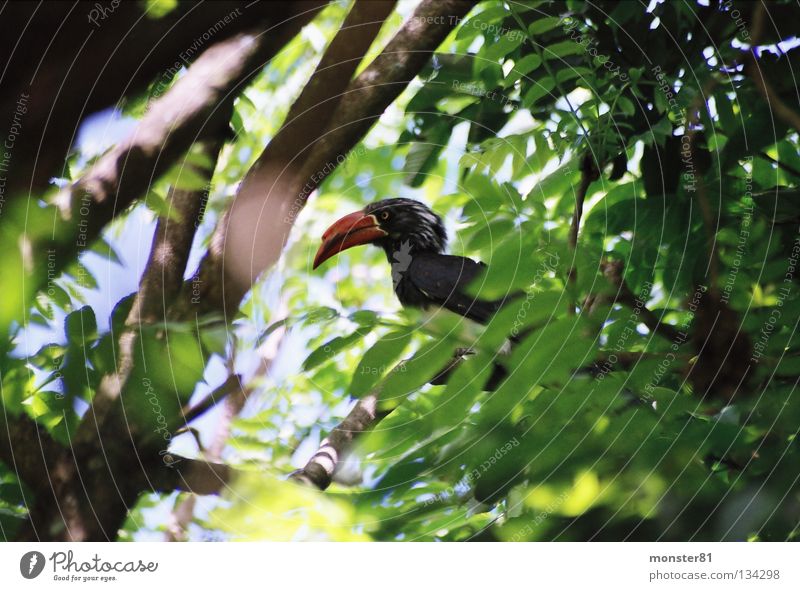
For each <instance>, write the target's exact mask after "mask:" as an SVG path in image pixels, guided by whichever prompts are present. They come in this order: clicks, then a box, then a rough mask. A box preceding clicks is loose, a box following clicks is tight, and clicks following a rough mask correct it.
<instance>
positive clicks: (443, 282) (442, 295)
mask: <svg viewBox="0 0 800 591" xmlns="http://www.w3.org/2000/svg"><path fill="white" fill-rule="evenodd" d="M485 268H486V265H484V264H483V263H478V262H475V261H473V260H472V259H468V258H465V257H460V256H454V255H447V254H420V255H417V256H415V257H414V260H413V261H412V262H411V265H410V266H409V268H408V272H407V273H408V279H410V280H411V282H412V283H413V284H414V287H416V288H417V289H418V290H419V291H421V292H422V293H423V294H424V295H425V296H426V297H427V298H428V299H430V300H431V301H432V302H434V303H436V304H438V305H439V306H442V307H444V308H446V309H448V310H450V311H451V312H455V313H456V314H460V315H462V316H465V317H467V318H469V319H470V320H474V321H476V322H480V323H481V324H486V323H487V322H489V320H490V319H491V317H492V316H493V315H494V313H495V312H497V310H498V309H499V308H500V306H501V305H502V303H503V301H502V300H497V301H488V300H481V299H478V298H475V297H474V296H471V295H469V294H468V293H467V286H468V285H469V284H470V282H471V281H472V280H473V279H475V278H476V277H477V276H478V275H480V273H481V271H483V270H484V269H485Z"/></svg>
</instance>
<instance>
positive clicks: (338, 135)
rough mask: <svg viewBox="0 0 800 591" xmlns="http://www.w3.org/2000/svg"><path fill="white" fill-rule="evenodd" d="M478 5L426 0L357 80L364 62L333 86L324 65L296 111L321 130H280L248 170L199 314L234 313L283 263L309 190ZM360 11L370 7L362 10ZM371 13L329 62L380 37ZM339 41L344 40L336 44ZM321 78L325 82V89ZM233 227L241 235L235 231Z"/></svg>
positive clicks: (344, 66) (222, 229) (204, 273)
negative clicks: (301, 133)
mask: <svg viewBox="0 0 800 591" xmlns="http://www.w3.org/2000/svg"><path fill="white" fill-rule="evenodd" d="M370 4H372V3H370ZM473 4H474V2H473V1H472V0H437V1H434V0H423V2H422V3H421V4H420V5H419V7H418V8H417V10H416V11H415V13H414V15H413V16H412V17H410V18H409V19H408V20H407V21H406V23H405V24H404V25H403V27H402V28H401V29H400V31H398V33H397V34H396V35H395V36H394V38H393V39H392V40H391V41H390V42H389V43H388V44H387V46H386V47H385V49H384V50H383V51H382V52H381V54H380V55H379V56H378V57H376V58H375V60H374V61H373V62H372V63H371V64H370V65H369V66H368V67H367V68H366V69H365V70H364V71H363V72H362V73H361V74H359V75H358V76H357V77H356V78H355V80H353V81H352V82H349V81H350V79H351V77H350V76H346V75H345V72H346V71H347V70H350V72H351V75H352V72H354V71H355V69H356V67H357V65H358V61H359V60H357V59H350V60H349V61H345V62H343V63H341V64H340V66H339V67H337V69H336V72H337V76H336V77H335V79H334V80H331V81H328V76H329V75H330V73H331V72H332V70H331V69H330V68H327V67H325V66H324V65H323V64H321V67H320V68H318V69H317V72H315V74H314V76H313V77H312V80H311V81H310V82H309V94H307V95H301V98H300V99H298V103H297V105H296V107H293V108H292V113H297V114H298V115H301V114H302V113H306V112H307V113H308V115H309V116H311V117H313V120H314V121H315V123H316V127H315V128H314V129H313V131H312V132H311V136H309V137H301V136H299V135H298V134H296V133H283V134H282V133H280V132H279V134H278V136H276V138H275V139H276V140H278V142H275V140H273V142H271V143H270V145H269V146H268V147H267V149H266V150H265V152H264V153H263V154H262V156H261V157H260V158H259V160H258V162H257V163H256V165H255V166H254V168H253V170H252V171H250V172H248V175H247V177H246V178H245V181H243V183H242V185H241V187H240V189H239V192H238V193H237V195H236V198H235V201H234V204H233V206H232V210H231V213H230V214H229V215H226V216H225V217H224V219H223V220H222V223H221V225H220V226H219V227H218V228H217V231H216V232H215V239H214V241H213V243H212V248H211V252H210V253H209V254H208V256H206V258H205V259H204V260H203V261H202V263H201V265H200V268H199V270H198V273H197V276H198V277H199V279H200V280H201V285H202V286H204V288H206V289H208V290H209V291H208V292H206V293H204V294H203V297H202V301H203V308H202V309H200V310H198V312H206V311H210V310H217V311H219V310H223V311H225V313H226V315H230V314H232V313H234V312H235V310H236V309H237V308H238V306H239V302H240V301H241V298H242V297H244V295H245V293H247V291H248V290H249V289H250V287H251V285H252V283H253V281H254V280H255V279H256V278H257V277H258V276H259V274H260V273H262V272H263V271H264V270H265V269H267V268H268V267H270V266H271V265H273V264H274V263H275V262H276V261H277V260H278V258H279V256H280V253H281V250H282V248H283V246H284V245H285V243H286V240H287V238H288V235H289V231H290V230H291V227H292V225H293V224H294V221H295V219H296V217H297V214H298V213H299V212H300V210H301V209H302V208H303V206H304V205H305V203H306V201H307V199H308V196H309V195H310V194H311V192H313V191H314V190H315V189H316V188H317V186H319V183H321V182H322V180H323V179H324V178H326V176H327V175H329V174H330V173H331V172H332V171H333V170H334V169H335V168H336V167H337V165H338V164H339V163H341V162H342V161H343V159H344V154H346V153H347V152H348V151H349V150H351V149H352V148H353V147H354V146H355V145H356V143H357V142H358V141H360V140H361V138H362V137H364V135H365V134H366V133H367V131H369V129H370V127H371V126H372V125H373V123H374V122H375V121H376V120H377V119H378V117H380V115H381V114H382V113H383V111H384V110H385V109H386V107H387V106H388V105H389V104H391V102H392V101H393V100H394V99H395V98H397V96H398V95H399V94H400V93H401V92H402V91H403V89H404V88H405V87H406V86H407V85H408V83H409V82H410V81H411V80H412V79H413V78H414V77H415V76H416V75H417V73H418V72H419V71H420V69H421V68H422V67H423V66H424V65H425V63H426V62H427V61H428V59H429V57H430V55H431V53H432V52H433V51H434V50H435V49H436V47H437V46H438V45H439V44H440V43H441V42H442V41H443V40H444V38H445V37H446V36H447V34H448V33H449V32H450V31H451V30H452V29H453V28H454V27H455V25H456V24H457V22H458V19H459V18H460V17H461V16H462V15H463V14H465V13H466V12H467V11H468V10H469V9H470V8H471V7H472V6H473ZM356 8H358V9H359V11H361V10H365V8H364V7H363V6H360V5H357V6H356ZM372 10H375V9H374V8H373V9H372ZM371 15H372V13H370V14H369V15H368V14H356V15H355V16H353V19H358V22H360V23H362V25H361V26H359V27H351V28H349V29H343V30H342V31H341V32H340V33H339V34H338V35H337V39H336V40H335V43H334V44H332V45H331V47H330V48H329V49H328V52H326V54H327V53H329V52H330V53H331V57H330V58H325V57H323V62H324V63H325V64H328V63H337V60H334V59H333V57H332V56H334V55H337V54H338V53H340V52H345V50H346V49H347V47H348V46H349V45H350V44H358V45H359V46H360V47H368V46H369V44H370V43H371V42H372V39H373V37H374V36H373V35H372V34H371V33H372V32H374V30H376V27H375V25H374V23H373V22H372V21H370V20H369V19H370V18H374V16H371ZM432 23H433V24H432ZM338 39H341V42H336V41H337V40H338ZM345 53H346V55H347V56H350V55H352V52H350V51H347V52H345ZM319 80H325V81H326V82H325V83H323V84H319V83H317V82H318V81H319ZM347 82H349V85H348V84H346V83H347ZM312 106H313V107H314V109H313V110H312V111H309V110H308V109H309V108H310V107H312ZM334 106H335V109H332V107H334ZM317 109H319V113H320V114H321V116H320V117H317ZM326 118H327V119H326ZM287 121H289V122H290V123H291V122H292V121H293V119H292V118H291V117H290V118H288V119H287ZM301 121H302V120H298V121H297V123H298V124H299V123H301ZM287 125H288V124H287ZM323 129H324V130H325V131H324V133H320V131H321V130H323ZM273 143H274V145H273ZM273 157H274V158H276V160H275V161H274V162H273V161H272V158H273ZM287 158H288V159H289V160H288V162H287V161H286V159H287ZM229 228H235V229H236V231H235V232H229V231H228V230H229Z"/></svg>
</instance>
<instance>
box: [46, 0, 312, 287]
mask: <svg viewBox="0 0 800 591" xmlns="http://www.w3.org/2000/svg"><path fill="white" fill-rule="evenodd" d="M295 4H296V6H295V8H293V9H292V16H291V17H290V18H289V19H288V20H286V21H284V22H282V23H280V24H279V25H276V26H275V27H273V28H272V29H270V30H268V31H261V30H260V29H253V30H250V31H249V32H242V33H238V34H236V35H233V36H231V37H230V38H228V39H225V40H222V41H219V42H217V43H215V44H214V45H212V46H210V47H209V48H208V49H207V50H206V51H204V52H203V53H202V54H201V55H200V57H199V58H198V59H197V60H196V61H195V62H194V63H193V64H192V65H191V66H190V67H189V69H188V70H187V72H186V75H184V76H183V77H182V78H181V79H179V80H178V81H177V82H176V83H175V85H174V86H173V87H172V88H170V90H169V91H168V92H167V93H166V94H164V95H163V96H162V97H161V98H159V99H158V100H156V101H154V102H153V103H152V105H151V107H150V109H149V111H148V112H147V113H146V114H145V116H144V117H143V118H142V120H141V121H140V122H139V124H138V125H137V127H136V129H135V131H134V132H133V133H132V134H131V135H130V137H128V139H127V140H125V141H123V142H122V143H120V144H118V145H117V146H115V147H114V148H113V149H112V150H111V151H110V152H108V153H107V154H106V155H105V156H103V157H102V158H100V160H99V161H98V162H97V163H96V164H95V165H94V166H93V167H92V168H91V169H90V170H89V171H88V172H87V173H86V174H85V175H84V176H83V177H82V178H81V179H79V180H78V181H77V182H75V183H74V184H73V185H72V186H70V187H68V188H67V189H64V190H62V191H61V192H60V193H59V194H58V195H57V196H56V198H55V200H54V203H55V204H56V206H57V207H58V210H59V214H60V215H59V219H58V220H57V224H56V225H57V227H56V229H55V230H54V231H53V233H52V235H53V236H54V237H55V238H54V239H53V240H49V239H48V241H47V243H46V244H42V245H41V246H42V249H44V248H55V249H58V250H59V252H60V253H62V254H63V256H61V257H59V258H58V261H57V265H58V269H56V270H60V268H63V266H65V265H66V264H67V263H68V262H70V261H71V260H72V259H73V258H74V255H75V254H77V253H78V252H79V251H80V250H82V249H84V248H86V247H87V246H90V245H91V242H92V240H94V239H95V238H96V237H97V236H98V235H99V234H100V232H101V230H102V229H103V227H104V226H105V225H106V224H107V223H108V222H109V221H110V220H111V219H112V218H113V217H114V216H115V215H116V214H118V213H119V212H121V211H124V210H125V208H126V207H128V206H129V205H130V204H131V203H133V202H134V200H136V199H138V198H139V197H140V196H142V195H143V194H144V193H145V192H146V191H147V189H148V188H149V187H150V185H151V184H152V183H153V181H154V180H155V179H157V178H158V177H159V176H161V175H162V174H163V173H164V172H165V171H167V170H168V169H169V168H170V167H171V166H172V165H173V164H174V163H175V162H176V161H177V160H178V159H179V158H180V157H181V156H182V155H183V154H185V153H186V152H187V151H188V149H189V147H190V146H191V145H192V144H193V143H195V142H197V141H200V140H202V139H206V138H209V137H210V138H216V137H218V136H219V133H220V129H225V128H226V126H227V117H228V116H229V113H230V108H231V105H232V103H233V100H234V98H235V97H236V95H237V94H238V91H239V90H241V88H242V87H243V86H244V85H245V84H247V82H248V81H249V80H250V79H252V78H253V77H254V76H255V75H256V74H257V73H258V72H259V70H260V68H261V67H262V66H263V65H264V64H265V63H266V62H267V61H268V60H269V59H270V58H271V57H272V56H273V55H275V53H276V52H277V51H278V50H279V49H280V48H281V47H282V46H283V45H284V44H285V43H286V42H288V41H289V39H291V38H292V37H293V36H294V35H295V34H296V33H297V32H298V31H299V30H300V28H301V27H302V26H303V25H304V24H305V23H306V22H308V20H309V19H310V18H311V17H312V16H313V14H314V13H316V11H317V10H318V9H319V8H320V7H321V6H323V5H324V3H323V2H300V3H295ZM44 279H46V278H45V277H39V278H38V282H37V285H38V284H41V282H42V281H44Z"/></svg>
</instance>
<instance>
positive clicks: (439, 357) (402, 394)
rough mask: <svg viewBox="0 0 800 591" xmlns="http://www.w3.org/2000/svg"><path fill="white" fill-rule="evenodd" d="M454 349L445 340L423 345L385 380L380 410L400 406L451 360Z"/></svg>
mask: <svg viewBox="0 0 800 591" xmlns="http://www.w3.org/2000/svg"><path fill="white" fill-rule="evenodd" d="M453 352H454V347H453V345H452V344H451V343H449V342H448V341H447V340H446V339H441V340H435V341H431V342H428V343H426V344H424V345H423V346H422V347H420V349H419V351H417V352H416V354H415V355H414V356H413V357H412V358H411V359H409V360H408V361H406V362H405V363H404V364H403V366H402V367H401V368H399V369H398V370H397V371H393V372H392V373H390V374H389V377H388V378H386V380H385V381H384V384H383V388H382V389H381V400H380V404H379V406H380V408H381V409H382V410H389V409H392V408H396V407H397V406H398V405H400V404H401V403H402V402H403V401H404V400H405V399H406V398H407V397H408V396H409V395H411V394H413V393H414V392H417V391H418V390H419V389H420V388H422V387H423V386H424V385H425V384H427V383H428V382H429V381H431V380H432V379H433V378H434V377H435V376H436V375H438V374H439V373H440V372H441V371H442V370H443V369H445V367H446V366H447V364H448V362H450V361H451V360H452V359H453Z"/></svg>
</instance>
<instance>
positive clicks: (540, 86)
mask: <svg viewBox="0 0 800 591" xmlns="http://www.w3.org/2000/svg"><path fill="white" fill-rule="evenodd" d="M555 87H556V83H555V80H553V79H552V78H550V77H549V76H548V77H546V78H542V79H541V80H535V81H534V83H533V84H532V85H531V88H530V90H528V92H526V93H525V96H524V97H523V99H522V106H523V107H525V108H526V109H530V108H531V107H533V105H534V104H535V103H536V101H538V100H539V99H540V98H542V97H545V96H548V95H549V94H550V93H551V92H552V91H553V89H554V88H555Z"/></svg>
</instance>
